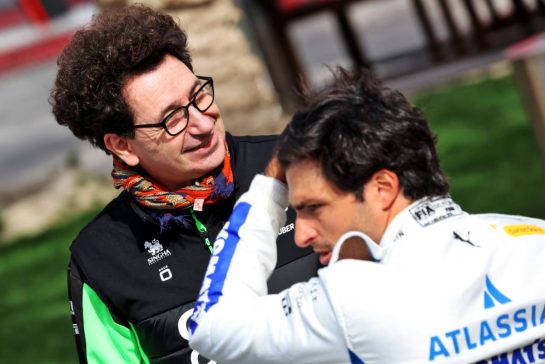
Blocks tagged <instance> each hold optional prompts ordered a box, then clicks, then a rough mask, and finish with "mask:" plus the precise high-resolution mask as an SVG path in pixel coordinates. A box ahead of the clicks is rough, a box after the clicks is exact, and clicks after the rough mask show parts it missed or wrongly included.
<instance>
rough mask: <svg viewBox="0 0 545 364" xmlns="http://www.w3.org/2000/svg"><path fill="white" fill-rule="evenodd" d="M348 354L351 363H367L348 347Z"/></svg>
mask: <svg viewBox="0 0 545 364" xmlns="http://www.w3.org/2000/svg"><path fill="white" fill-rule="evenodd" d="M348 355H349V356H350V363H351V364H365V363H364V362H363V360H361V359H360V358H358V356H357V355H356V354H354V353H353V352H352V350H350V349H348Z"/></svg>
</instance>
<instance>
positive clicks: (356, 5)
mask: <svg viewBox="0 0 545 364" xmlns="http://www.w3.org/2000/svg"><path fill="white" fill-rule="evenodd" d="M132 2H133V1H129V0H0V95H1V97H0V110H1V114H0V115H1V118H0V207H1V209H0V292H1V297H2V298H0V317H2V325H0V362H2V363H74V362H76V352H75V348H74V341H73V337H72V328H71V322H70V317H69V310H68V304H67V301H66V278H65V269H66V264H67V261H68V247H69V245H70V242H71V240H72V239H73V238H74V237H75V235H76V234H77V233H78V231H79V230H80V229H81V227H82V226H83V225H84V224H86V223H87V222H88V221H89V220H90V219H91V218H92V216H93V215H94V214H96V212H97V211H98V210H99V209H100V208H101V207H102V206H103V205H104V204H105V203H106V202H107V201H108V200H109V199H111V198H112V197H113V196H114V195H115V194H117V193H118V191H116V190H115V189H114V188H113V187H112V185H111V181H110V177H109V172H110V168H111V161H110V159H109V158H108V157H107V156H106V155H105V154H103V153H102V152H100V151H99V150H95V149H92V148H91V147H90V146H88V145H87V143H84V142H81V141H79V140H77V139H76V138H75V137H73V136H72V135H71V134H70V132H69V131H68V130H67V129H65V128H63V127H60V126H58V125H57V124H56V122H55V121H54V118H53V117H52V115H51V112H50V106H49V104H48V97H49V92H50V90H51V88H52V85H53V82H54V78H55V73H56V57H57V56H58V54H59V53H60V51H61V50H62V48H63V47H64V45H65V44H66V42H67V41H68V40H69V39H70V37H71V35H72V34H73V32H74V31H75V30H76V29H78V28H79V27H82V26H83V25H85V24H86V23H87V22H88V21H89V20H90V19H91V17H92V15H93V14H95V13H98V12H100V11H101V10H102V9H104V8H106V7H114V6H122V5H125V4H128V3H132ZM138 2H140V3H144V4H146V5H149V6H151V7H154V8H156V9H160V10H163V11H166V12H168V13H170V14H172V15H174V16H175V17H177V18H178V19H179V21H180V25H181V26H182V27H183V28H184V29H185V30H186V31H187V32H188V33H189V44H190V48H191V50H192V54H193V60H194V61H193V64H194V69H195V72H196V73H197V74H203V75H210V76H213V77H214V80H215V85H216V92H217V102H218V104H219V106H220V108H221V110H222V114H223V118H224V120H225V123H226V125H227V129H228V130H230V131H231V132H232V133H233V134H238V135H242V134H270V133H278V132H280V131H281V130H282V128H283V127H284V125H285V123H286V122H287V121H288V120H289V118H290V116H291V114H292V113H293V111H294V110H295V109H296V108H297V106H298V105H299V103H300V100H299V98H298V96H297V95H298V94H297V91H298V90H299V89H300V88H301V87H303V86H305V87H310V88H315V87H320V86H322V85H324V84H326V83H327V82H328V80H329V77H330V72H329V71H328V68H327V66H335V65H342V66H344V67H347V68H357V67H365V68H370V69H372V70H373V71H374V72H375V73H376V74H377V75H378V76H379V77H380V78H381V79H382V80H383V81H384V82H385V83H386V85H388V86H391V87H394V88H397V89H399V90H401V91H402V92H404V93H405V94H406V95H407V96H408V97H409V98H410V99H411V101H412V102H414V103H415V104H416V105H417V106H419V107H420V108H422V109H423V111H424V112H425V114H426V115H427V116H428V119H429V121H430V123H431V126H432V129H433V130H434V131H435V132H436V133H437V134H438V136H439V138H438V149H439V153H440V158H441V162H442V164H443V167H444V169H445V170H446V172H447V174H448V175H449V176H450V179H451V184H452V190H451V192H452V195H453V197H454V199H455V200H456V201H457V202H458V203H460V204H461V205H462V207H464V208H465V209H466V210H467V211H469V212H474V213H479V212H490V211H492V212H501V213H508V214H516V215H529V216H535V217H540V218H545V193H544V187H545V117H544V115H545V100H544V99H543V97H544V95H545V76H544V75H545V72H543V71H545V56H544V52H545V46H544V44H545V40H544V39H543V38H544V35H543V33H542V32H543V31H544V30H545V0H306V1H305V0H141V1H138Z"/></svg>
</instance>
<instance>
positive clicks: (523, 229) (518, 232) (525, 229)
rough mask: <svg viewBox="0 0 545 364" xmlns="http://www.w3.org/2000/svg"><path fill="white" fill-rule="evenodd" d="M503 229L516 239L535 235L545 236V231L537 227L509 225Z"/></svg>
mask: <svg viewBox="0 0 545 364" xmlns="http://www.w3.org/2000/svg"><path fill="white" fill-rule="evenodd" d="M503 229H504V230H505V232H506V233H507V234H508V235H511V236H515V237H517V236H524V235H534V234H544V235H545V229H543V228H542V227H540V226H537V225H507V226H505V227H504V228H503Z"/></svg>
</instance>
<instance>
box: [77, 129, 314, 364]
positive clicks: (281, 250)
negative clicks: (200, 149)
mask: <svg viewBox="0 0 545 364" xmlns="http://www.w3.org/2000/svg"><path fill="white" fill-rule="evenodd" d="M275 141H276V137H274V136H261V137H233V136H231V135H229V134H227V143H228V145H229V150H230V152H231V163H232V169H233V173H234V180H235V193H234V196H232V197H231V198H229V199H227V200H222V201H220V202H217V203H215V204H213V205H205V207H204V211H202V212H196V214H197V217H198V219H199V220H200V221H201V222H202V223H203V224H204V225H205V226H206V228H207V230H208V232H207V234H208V236H209V239H210V240H211V241H212V243H213V241H214V238H215V236H216V235H217V233H218V232H219V231H220V229H221V227H222V226H223V224H224V223H225V222H226V221H227V220H228V218H229V215H230V213H231V210H232V208H233V205H234V202H235V200H236V199H237V198H238V197H239V196H240V195H241V194H242V193H243V192H245V191H246V190H247V189H248V187H249V185H250V182H251V180H252V178H253V176H254V175H255V174H257V173H261V172H263V170H264V168H265V166H266V164H267V162H268V161H269V158H270V156H271V153H272V150H273V148H274V145H275ZM294 217H295V215H294V213H293V211H291V210H290V211H289V213H288V221H287V223H286V225H285V226H284V227H283V228H282V229H281V230H280V232H279V237H278V240H277V246H278V261H277V268H276V270H275V272H274V273H273V275H272V276H271V278H270V280H269V291H270V292H271V293H274V292H279V291H280V290H282V289H284V288H287V287H289V286H290V285H292V284H293V283H296V282H301V281H305V280H308V279H309V278H310V277H312V276H315V275H316V271H317V269H318V268H319V262H318V259H317V256H316V255H315V254H313V253H312V251H311V250H310V249H299V248H297V247H296V246H295V244H294V241H293V237H294V235H293V233H294ZM264 218H266V217H265V216H264ZM189 222H190V225H187V226H184V225H182V224H170V225H169V226H168V228H166V229H161V228H160V226H159V224H158V223H157V222H155V220H153V219H152V218H151V217H150V216H149V215H148V214H147V212H146V211H145V210H144V209H143V208H142V207H140V205H139V204H138V203H137V202H136V201H135V200H134V198H133V197H132V195H130V194H128V193H126V192H122V193H121V194H120V195H119V196H118V197H117V198H115V199H114V200H113V201H111V202H110V203H109V204H108V206H106V207H105V208H104V210H103V211H102V212H100V213H99V214H98V215H97V216H96V217H95V218H94V219H93V221H92V222H91V223H89V225H87V226H86V227H85V228H84V229H83V230H82V231H81V232H80V234H79V235H78V237H77V238H76V239H75V240H74V242H73V244H72V246H71V259H70V263H69V268H68V287H69V300H70V308H71V314H72V320H73V329H74V333H75V337H76V345H77V350H78V355H79V360H80V362H82V363H161V364H163V363H178V364H179V363H182V364H184V363H187V364H197V363H209V360H207V359H206V358H203V357H200V356H199V355H198V353H197V352H194V351H192V350H191V348H189V346H188V343H187V337H188V336H187V335H188V333H187V319H188V318H189V316H190V315H191V312H192V309H193V304H194V302H195V300H196V298H197V295H198V290H199V288H200V286H201V283H202V280H203V277H204V274H205V270H206V267H207V263H208V259H209V257H210V251H209V249H208V247H207V246H206V245H205V243H204V236H202V234H200V233H199V232H198V230H197V228H196V227H195V224H194V223H193V221H192V220H191V217H190V216H189ZM241 319H243V318H241Z"/></svg>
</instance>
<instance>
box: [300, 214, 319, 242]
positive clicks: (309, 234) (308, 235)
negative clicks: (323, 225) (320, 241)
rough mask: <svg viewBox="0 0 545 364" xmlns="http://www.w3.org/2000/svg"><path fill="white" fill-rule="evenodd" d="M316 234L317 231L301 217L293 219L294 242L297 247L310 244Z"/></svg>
mask: <svg viewBox="0 0 545 364" xmlns="http://www.w3.org/2000/svg"><path fill="white" fill-rule="evenodd" d="M317 236H318V232H317V231H316V229H314V228H313V227H312V225H311V224H310V223H309V222H308V221H306V220H305V219H301V218H296V219H295V244H296V245H297V246H298V247H299V248H306V247H308V246H310V245H311V244H312V242H313V241H314V240H315V239H316V237H317Z"/></svg>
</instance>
